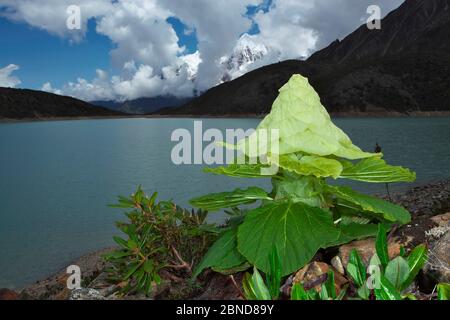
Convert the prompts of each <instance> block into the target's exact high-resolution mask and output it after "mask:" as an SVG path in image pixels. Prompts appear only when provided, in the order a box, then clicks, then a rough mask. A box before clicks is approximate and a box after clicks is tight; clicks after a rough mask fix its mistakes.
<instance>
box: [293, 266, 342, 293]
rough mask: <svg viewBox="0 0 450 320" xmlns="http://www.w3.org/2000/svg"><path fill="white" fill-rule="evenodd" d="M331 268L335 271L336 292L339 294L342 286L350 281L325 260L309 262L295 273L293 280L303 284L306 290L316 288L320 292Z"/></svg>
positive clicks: (294, 282)
mask: <svg viewBox="0 0 450 320" xmlns="http://www.w3.org/2000/svg"><path fill="white" fill-rule="evenodd" d="M330 270H331V271H334V281H335V288H336V293H337V294H339V293H340V292H341V289H342V287H343V286H344V285H345V284H346V283H348V280H347V279H346V278H345V277H344V276H342V275H341V274H340V273H339V272H337V271H336V270H335V269H334V268H333V267H331V266H329V265H328V264H326V263H324V262H317V261H314V262H311V263H309V264H308V265H306V266H305V267H303V268H302V269H301V270H299V271H298V272H297V273H296V274H295V276H294V279H293V281H292V282H293V284H297V283H300V284H302V285H303V287H304V288H305V290H310V289H313V288H314V289H316V290H317V291H319V292H320V287H321V284H322V283H324V282H325V281H326V279H327V273H328V271H330Z"/></svg>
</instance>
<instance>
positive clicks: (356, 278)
mask: <svg viewBox="0 0 450 320" xmlns="http://www.w3.org/2000/svg"><path fill="white" fill-rule="evenodd" d="M347 272H348V273H349V275H350V276H351V278H352V279H353V282H354V283H355V284H356V286H357V287H362V286H363V285H365V283H366V266H365V265H364V263H363V262H362V259H361V256H360V255H359V253H358V251H356V249H353V250H352V251H351V253H350V257H349V260H348V264H347Z"/></svg>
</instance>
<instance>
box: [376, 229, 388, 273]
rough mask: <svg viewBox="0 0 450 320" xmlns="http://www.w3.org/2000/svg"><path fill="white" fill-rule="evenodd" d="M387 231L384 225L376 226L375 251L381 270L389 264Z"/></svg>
mask: <svg viewBox="0 0 450 320" xmlns="http://www.w3.org/2000/svg"><path fill="white" fill-rule="evenodd" d="M386 233H387V230H386V228H385V227H384V225H382V224H379V225H378V233H377V239H376V241H375V250H376V252H377V257H378V259H379V260H380V263H381V265H382V266H383V268H386V266H387V265H388V263H389V252H388V242H387V237H386Z"/></svg>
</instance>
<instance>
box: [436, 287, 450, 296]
mask: <svg viewBox="0 0 450 320" xmlns="http://www.w3.org/2000/svg"><path fill="white" fill-rule="evenodd" d="M437 294H438V299H439V300H450V284H448V283H441V284H438V286H437Z"/></svg>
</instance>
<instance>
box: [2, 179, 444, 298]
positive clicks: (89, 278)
mask: <svg viewBox="0 0 450 320" xmlns="http://www.w3.org/2000/svg"><path fill="white" fill-rule="evenodd" d="M383 198H386V196H383ZM391 200H392V201H393V202H395V203H397V204H400V205H402V206H404V207H405V208H406V209H408V210H409V211H410V212H411V215H412V222H411V223H410V224H408V225H405V226H402V227H400V228H398V229H396V230H395V232H394V233H392V234H391V235H390V236H391V237H390V245H389V252H390V255H392V256H393V257H394V256H398V255H399V254H400V247H404V248H405V249H406V250H407V251H408V250H411V249H412V248H414V247H415V246H417V245H419V244H422V243H423V244H426V245H427V246H428V248H429V250H430V254H429V261H428V262H427V264H426V266H425V268H424V270H423V272H421V274H420V276H419V277H418V283H417V284H416V285H417V286H418V287H420V290H421V292H425V293H432V290H433V288H434V285H435V283H437V282H450V268H449V266H450V250H449V248H450V233H449V232H448V230H449V229H450V181H449V180H447V181H442V182H438V183H431V184H426V185H422V186H417V187H413V188H411V189H409V190H407V191H406V192H401V193H396V194H393V195H392V196H391ZM353 248H356V249H357V250H358V251H359V252H360V253H361V255H362V257H363V259H368V258H369V257H371V256H372V254H373V253H374V239H370V238H369V239H365V240H359V241H354V242H352V243H349V244H346V245H343V246H341V247H339V248H334V249H331V250H326V251H323V252H319V253H318V254H317V255H316V257H315V259H314V261H313V262H312V263H310V264H309V265H307V266H306V267H305V268H303V269H302V270H300V271H299V272H298V273H297V274H296V275H293V276H291V277H290V278H289V279H288V283H289V281H290V282H291V283H292V281H295V279H296V278H297V279H298V278H301V279H302V281H304V280H305V279H309V281H313V280H314V277H319V276H320V275H321V274H323V273H326V272H327V270H328V269H329V268H331V269H333V270H335V271H336V272H337V273H339V274H341V275H342V277H341V278H342V279H341V280H342V282H343V283H345V276H344V274H343V273H342V271H343V268H342V266H343V265H345V264H346V262H347V261H348V255H349V253H350V251H351V250H352V249H353ZM112 249H113V248H106V249H103V250H99V251H96V252H92V253H89V254H87V255H85V256H83V257H81V258H79V259H77V260H76V261H74V262H73V263H71V265H77V266H79V267H80V269H81V270H82V285H81V286H82V288H83V289H76V290H69V289H68V288H67V284H66V283H67V279H68V276H69V275H68V274H67V273H66V270H61V272H59V273H57V274H55V275H52V276H50V277H48V278H47V279H45V280H41V281H38V282H36V283H34V284H32V285H30V286H28V287H26V288H24V289H23V290H21V291H20V292H14V291H11V290H8V289H0V300H2V299H5V300H16V299H23V300H68V299H71V300H92V299H94V300H115V299H133V300H134V299H149V298H147V297H144V296H128V297H119V296H118V295H117V293H116V292H117V291H118V289H119V286H118V285H113V284H111V283H109V282H108V281H107V275H106V273H105V271H104V270H105V268H106V267H107V264H106V263H105V262H104V261H103V259H102V255H103V254H105V253H107V252H109V251H111V250H112ZM241 276H242V274H238V275H235V277H234V278H230V277H228V276H224V275H220V274H217V273H214V272H211V271H207V272H205V273H204V274H203V275H202V276H201V277H200V278H199V283H198V284H197V285H192V284H187V283H186V281H183V279H179V278H176V277H174V276H173V275H170V274H163V275H162V278H163V279H164V281H163V284H162V285H161V286H160V287H158V288H157V290H155V292H154V295H153V296H152V297H151V299H177V298H187V299H240V292H239V290H238V289H237V288H236V286H235V285H234V282H236V283H241Z"/></svg>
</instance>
